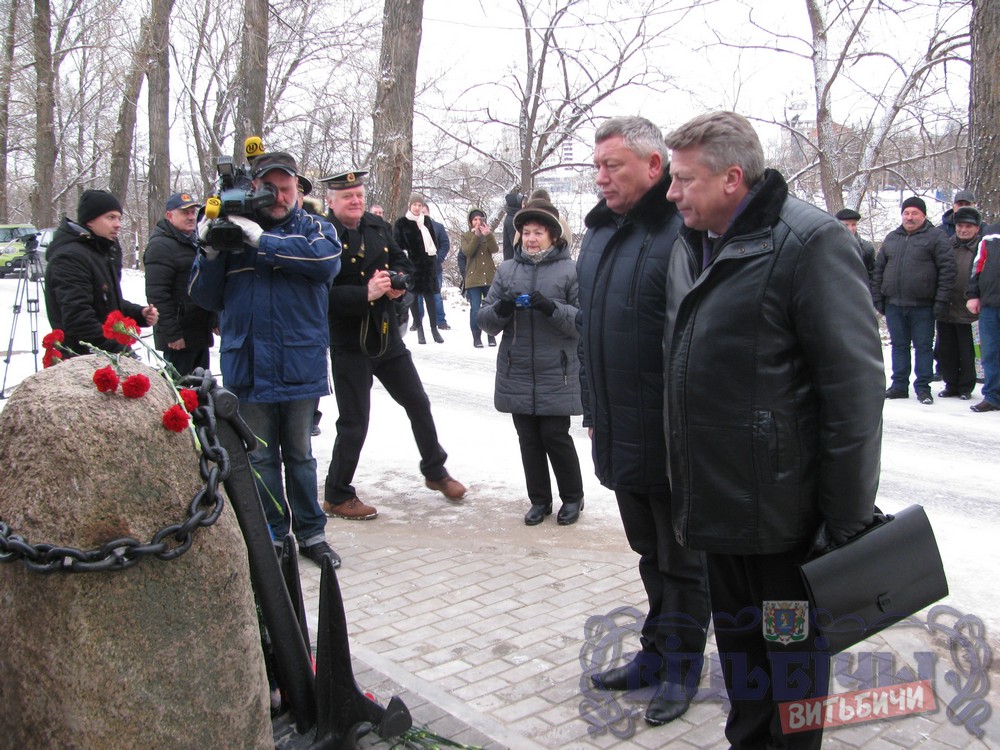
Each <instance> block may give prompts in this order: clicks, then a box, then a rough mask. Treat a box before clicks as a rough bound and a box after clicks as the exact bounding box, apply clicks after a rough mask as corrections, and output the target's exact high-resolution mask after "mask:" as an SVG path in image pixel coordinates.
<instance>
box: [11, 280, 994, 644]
mask: <svg viewBox="0 0 1000 750" xmlns="http://www.w3.org/2000/svg"><path fill="white" fill-rule="evenodd" d="M123 287H124V291H125V297H126V298H127V299H130V300H133V301H135V302H143V301H144V300H145V293H144V290H143V276H142V275H141V274H140V273H138V272H126V275H125V279H124V282H123ZM19 289H20V290H21V291H22V292H23V288H22V287H20V286H19V282H18V280H17V279H12V278H8V279H2V280H0V345H2V346H3V348H4V358H6V351H7V346H8V342H9V341H10V340H11V335H12V327H13V326H12V323H13V318H14V316H13V312H12V310H13V305H14V300H15V296H16V292H17V291H18V290H19ZM27 291H28V293H29V294H33V291H34V287H33V285H29V287H28V290H27ZM445 291H446V310H447V317H448V322H449V324H450V325H451V326H452V330H450V331H443V332H442V335H443V336H444V338H445V343H444V344H435V343H434V342H433V341H431V340H430V338H429V337H428V343H427V344H426V345H424V346H420V345H418V344H417V343H416V340H415V336H414V335H413V334H408V335H407V337H406V340H407V344H408V345H409V347H410V350H411V352H412V353H413V358H414V360H415V362H416V365H417V369H418V371H419V372H420V375H421V378H422V379H423V381H424V385H425V388H426V389H427V392H428V394H429V395H430V398H431V403H432V408H433V411H434V417H435V421H436V424H437V429H438V433H439V438H440V441H441V443H442V445H443V446H444V447H445V449H446V450H447V451H448V453H449V459H448V464H447V466H448V470H449V472H450V473H451V474H452V475H453V476H455V477H456V478H458V479H459V480H461V481H462V482H464V483H465V484H466V485H467V486H468V487H469V498H470V506H471V507H473V508H479V509H480V510H478V511H472V512H479V513H482V512H483V511H482V510H481V509H482V508H487V509H488V510H487V511H486V514H488V513H510V514H517V515H520V514H522V513H523V512H524V511H525V510H526V508H527V499H526V497H525V494H524V485H523V474H522V470H521V461H520V453H519V451H518V446H517V437H516V433H515V432H514V428H513V425H512V423H511V419H510V416H509V415H507V414H499V413H497V412H496V411H495V410H494V408H493V383H494V375H495V359H496V351H497V350H496V349H491V348H488V347H487V348H483V349H475V348H473V346H472V336H471V333H470V331H469V316H468V305H467V304H466V303H465V302H464V300H462V299H461V298H460V297H459V296H458V294H457V291H456V290H453V289H446V290H445ZM21 302H22V307H21V309H22V312H21V313H20V314H19V316H18V319H17V325H16V330H14V331H13V334H14V335H13V347H12V349H13V352H14V353H13V355H12V357H11V359H10V363H9V365H7V364H6V363H3V362H0V367H2V368H3V371H2V372H0V376H3V375H6V385H7V392H6V393H7V394H8V395H9V391H10V388H11V387H12V386H13V385H15V384H16V383H18V382H20V381H21V380H22V379H23V378H25V377H27V376H29V375H30V374H31V373H32V372H33V370H34V364H33V359H34V358H33V357H32V354H31V352H30V348H31V346H30V342H31V339H30V332H31V326H30V316H29V314H28V313H27V309H28V305H27V303H26V300H25V299H24V297H23V296H22V298H21ZM40 307H41V315H40V320H39V322H38V339H39V341H40V340H41V336H43V335H44V334H45V333H47V332H48V331H49V330H50V328H49V325H48V321H47V320H46V319H45V312H44V301H41V302H40ZM886 361H888V350H886ZM40 366H41V365H40V356H39V367H40ZM213 371H215V372H218V360H217V351H213ZM937 385H938V384H935V386H937ZM936 390H937V388H936V387H935V391H936ZM975 396H976V399H977V400H978V396H979V388H978V387H977V389H976V394H975ZM5 403H6V402H5V401H0V409H2V408H3V405H4V404H5ZM970 403H975V401H972V402H969V401H958V400H954V399H938V400H937V401H936V402H935V404H934V405H933V406H929V407H928V406H923V405H920V404H919V403H917V401H916V400H915V399H914V398H910V399H908V400H895V401H890V402H887V403H886V405H885V411H884V419H885V431H884V441H883V451H882V478H881V486H880V491H879V498H878V504H879V506H880V507H881V508H882V509H883V510H885V511H887V512H893V511H898V510H900V509H902V508H904V507H906V506H907V505H909V504H911V503H918V504H921V505H923V506H925V508H926V509H927V513H928V515H929V517H930V519H931V522H932V523H933V525H934V529H935V533H936V536H937V539H938V542H939V545H940V547H941V552H942V556H943V559H944V562H945V570H946V572H947V574H948V578H949V584H950V587H951V594H950V596H949V597H948V598H947V599H946V600H945V602H944V603H947V604H950V605H951V606H953V607H955V608H956V609H959V610H961V611H962V612H963V613H967V614H972V615H976V616H978V617H980V618H982V619H983V620H984V621H986V623H987V633H988V634H989V635H990V640H992V641H993V642H994V643H996V642H997V634H998V633H1000V602H998V601H997V599H996V596H995V594H994V589H993V584H994V583H995V581H996V580H997V579H998V578H1000V555H998V554H997V552H996V545H997V541H996V540H997V539H998V538H1000V503H998V495H1000V492H998V481H997V474H998V466H1000V462H998V447H1000V413H991V414H975V413H973V412H971V411H969V404H970ZM320 409H321V410H322V412H323V419H322V422H321V425H320V426H321V428H322V434H321V435H320V436H319V437H317V438H315V439H314V442H313V453H314V455H315V456H316V458H317V461H318V464H319V471H320V478H321V480H322V477H323V476H324V475H325V471H326V468H327V467H328V465H329V461H330V456H331V454H332V451H333V441H334V437H335V432H336V430H335V422H336V415H337V407H336V401H335V399H334V397H333V396H332V395H331V396H327V397H326V398H324V399H322V401H321V404H320ZM572 433H573V436H574V439H575V441H576V443H577V448H578V450H579V453H580V457H581V464H582V466H583V468H584V480H585V491H586V511H585V515H584V520H585V521H586V524H587V526H592V527H593V529H594V531H593V533H594V534H595V535H597V536H602V535H603V537H604V539H598V540H595V542H594V543H595V544H599V543H601V542H602V541H603V542H604V543H607V544H620V543H622V542H621V539H622V536H621V533H620V521H619V519H618V509H617V505H616V503H615V500H614V496H613V495H612V493H611V492H609V491H608V490H606V489H604V488H602V487H601V486H600V485H599V484H598V483H597V481H596V479H595V478H594V476H593V472H592V470H591V467H592V463H591V461H590V457H589V456H590V445H589V439H588V438H587V435H586V431H585V430H584V429H583V428H582V427H580V426H579V420H578V419H577V420H574V427H573V429H572ZM418 462H419V456H418V454H417V450H416V446H415V444H414V440H413V436H412V434H411V432H410V426H409V423H408V421H407V420H406V416H405V414H404V413H403V410H402V409H401V408H400V407H399V406H398V405H397V404H395V403H394V402H393V401H392V400H391V399H390V398H389V396H388V395H387V394H386V393H385V391H384V389H383V388H382V387H381V385H380V384H379V383H378V382H377V381H376V384H375V386H374V388H373V407H372V415H371V427H370V431H369V436H368V440H367V442H366V444H365V449H364V452H363V453H362V456H361V464H360V467H359V470H358V473H357V476H356V481H355V484H356V486H357V487H358V490H359V494H360V495H361V496H362V498H363V499H367V500H369V501H370V502H372V503H374V504H375V505H376V506H377V505H378V498H379V497H380V496H383V497H384V496H387V495H391V494H396V495H399V496H409V495H412V494H414V488H415V487H419V486H420V485H421V484H422V482H421V478H420V475H419V472H418V470H417V465H418ZM427 518H428V520H427V523H431V524H438V525H447V524H449V523H452V522H453V521H452V518H454V517H453V516H448V515H431V516H428V517H427Z"/></svg>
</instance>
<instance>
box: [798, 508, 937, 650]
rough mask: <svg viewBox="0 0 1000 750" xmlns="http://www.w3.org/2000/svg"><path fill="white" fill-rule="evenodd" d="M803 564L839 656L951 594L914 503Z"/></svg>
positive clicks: (817, 612)
mask: <svg viewBox="0 0 1000 750" xmlns="http://www.w3.org/2000/svg"><path fill="white" fill-rule="evenodd" d="M875 510H876V514H875V522H874V523H873V524H872V525H871V526H869V527H868V528H867V529H865V531H863V532H861V533H860V534H858V535H857V536H855V537H852V538H851V539H849V540H848V541H847V542H845V543H844V544H842V545H840V546H839V547H835V548H834V549H832V550H831V551H829V552H826V553H824V554H822V555H820V556H819V557H816V558H814V559H812V560H809V561H808V562H806V563H804V564H802V565H800V566H799V570H800V572H801V573H802V580H803V581H804V582H805V586H806V590H807V591H808V594H809V603H810V605H811V608H812V623H813V627H815V628H816V629H817V630H818V631H819V632H820V634H821V635H822V636H823V637H824V638H825V639H826V641H827V649H828V650H829V652H830V653H831V654H836V653H838V652H840V651H843V650H845V649H847V648H850V647H851V646H853V645H854V644H856V643H859V642H860V641H863V640H864V639H866V638H868V637H870V636H872V635H874V634H875V633H878V632H880V631H882V630H885V629H886V628H887V627H889V626H890V625H893V624H895V623H897V622H899V621H900V620H902V619H904V618H906V617H909V616H910V615H912V614H914V613H915V612H918V611H920V610H921V609H923V608H924V607H927V606H929V605H931V604H933V603H934V602H936V601H938V600H939V599H942V598H944V597H945V596H947V595H948V580H947V578H945V574H944V566H943V565H942V563H941V555H940V553H939V552H938V547H937V542H936V541H935V539H934V530H933V529H932V528H931V524H930V521H929V520H928V519H927V514H926V513H925V512H924V509H923V507H921V506H920V505H911V506H909V507H908V508H905V509H904V510H901V511H900V512H899V513H897V514H895V515H889V514H883V513H881V512H879V511H878V509H877V508H876V509H875Z"/></svg>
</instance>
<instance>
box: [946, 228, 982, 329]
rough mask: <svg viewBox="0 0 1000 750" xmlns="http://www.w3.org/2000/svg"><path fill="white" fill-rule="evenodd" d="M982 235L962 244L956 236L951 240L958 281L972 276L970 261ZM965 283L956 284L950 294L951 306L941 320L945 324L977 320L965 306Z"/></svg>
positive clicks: (976, 316)
mask: <svg viewBox="0 0 1000 750" xmlns="http://www.w3.org/2000/svg"><path fill="white" fill-rule="evenodd" d="M981 239H982V235H980V234H977V235H976V236H975V237H973V238H972V239H971V240H969V241H968V242H962V240H960V239H958V235H957V234H956V235H955V236H954V237H952V238H951V247H952V251H953V252H954V253H955V268H956V270H957V274H956V276H957V278H958V279H968V278H969V277H970V276H971V275H972V261H973V260H974V259H975V257H976V251H977V250H978V249H979V241H980V240H981ZM966 286H967V284H966V283H962V282H961V281H959V282H957V283H956V284H955V286H954V288H953V289H952V292H951V304H950V306H949V307H948V314H947V315H946V316H945V317H944V318H942V320H943V321H944V322H945V323H975V322H976V321H977V320H979V316H978V315H974V314H973V313H971V312H969V308H967V307H966V306H965V302H966V300H967V297H966V295H965V293H966Z"/></svg>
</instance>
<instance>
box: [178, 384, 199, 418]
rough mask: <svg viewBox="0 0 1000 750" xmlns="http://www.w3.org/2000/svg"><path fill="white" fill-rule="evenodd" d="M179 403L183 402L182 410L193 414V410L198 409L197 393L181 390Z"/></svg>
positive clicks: (185, 389) (188, 389)
mask: <svg viewBox="0 0 1000 750" xmlns="http://www.w3.org/2000/svg"><path fill="white" fill-rule="evenodd" d="M181 401H183V402H184V408H185V409H187V410H188V411H189V412H191V413H192V414H194V410H195V409H197V408H198V392H197V391H192V390H191V389H190V388H181Z"/></svg>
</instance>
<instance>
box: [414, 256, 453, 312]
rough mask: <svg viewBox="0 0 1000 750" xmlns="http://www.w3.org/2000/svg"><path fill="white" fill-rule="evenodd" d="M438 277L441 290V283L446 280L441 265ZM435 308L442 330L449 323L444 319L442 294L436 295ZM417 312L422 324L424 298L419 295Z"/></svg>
mask: <svg viewBox="0 0 1000 750" xmlns="http://www.w3.org/2000/svg"><path fill="white" fill-rule="evenodd" d="M437 277H438V289H440V288H441V282H442V280H443V279H444V274H443V272H442V271H441V266H440V264H439V265H438V272H437ZM434 308H435V309H436V310H437V325H438V327H439V328H440V327H441V326H443V325H444V324H445V323H447V322H448V321H447V320H445V319H444V301H443V300H442V299H441V293H440V292H438V293H437V294H435V295H434ZM417 311H418V312H419V314H418V315H417V322H420V321H422V320H423V319H424V298H423V297H422V296H420V295H417Z"/></svg>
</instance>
